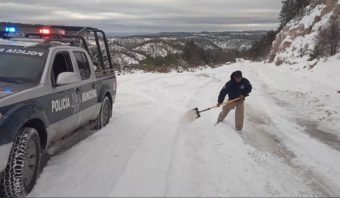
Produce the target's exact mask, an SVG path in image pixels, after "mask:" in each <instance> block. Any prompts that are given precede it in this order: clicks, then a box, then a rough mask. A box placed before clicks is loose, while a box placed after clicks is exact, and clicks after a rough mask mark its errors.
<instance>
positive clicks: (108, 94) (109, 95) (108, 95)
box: [103, 92, 113, 105]
mask: <svg viewBox="0 0 340 198" xmlns="http://www.w3.org/2000/svg"><path fill="white" fill-rule="evenodd" d="M106 96H107V97H108V98H109V100H110V103H111V105H112V103H113V102H112V96H111V94H110V93H109V92H107V93H106V94H105V95H104V98H105V97H106ZM104 98H103V99H104Z"/></svg>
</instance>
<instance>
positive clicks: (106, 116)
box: [94, 96, 112, 130]
mask: <svg viewBox="0 0 340 198" xmlns="http://www.w3.org/2000/svg"><path fill="white" fill-rule="evenodd" d="M111 115H112V104H111V102H110V99H109V98H108V97H107V96H106V97H105V98H104V100H103V102H102V106H101V109H100V113H99V115H98V117H97V120H96V126H95V127H94V129H95V130H99V129H102V128H103V127H105V126H106V125H107V124H109V122H110V118H111Z"/></svg>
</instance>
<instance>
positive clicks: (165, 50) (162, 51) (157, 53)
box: [134, 42, 182, 57]
mask: <svg viewBox="0 0 340 198" xmlns="http://www.w3.org/2000/svg"><path fill="white" fill-rule="evenodd" d="M134 50H135V51H138V52H143V53H146V54H147V55H150V56H151V57H166V56H168V55H169V54H179V53H181V52H182V51H180V50H177V49H175V48H173V47H171V46H170V45H168V44H165V43H163V42H157V43H146V44H143V45H142V46H139V47H136V48H135V49H134Z"/></svg>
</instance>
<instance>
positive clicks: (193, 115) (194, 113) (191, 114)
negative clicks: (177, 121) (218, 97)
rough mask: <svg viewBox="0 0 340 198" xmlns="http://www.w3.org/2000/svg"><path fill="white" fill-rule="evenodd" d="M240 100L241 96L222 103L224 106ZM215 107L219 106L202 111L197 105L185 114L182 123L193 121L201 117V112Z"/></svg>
mask: <svg viewBox="0 0 340 198" xmlns="http://www.w3.org/2000/svg"><path fill="white" fill-rule="evenodd" d="M239 100H240V98H236V99H234V100H229V101H227V102H224V103H222V104H221V106H224V105H227V104H230V103H233V102H236V101H239ZM214 108H217V105H215V106H213V107H210V108H207V109H204V110H201V111H200V110H199V109H198V108H197V107H196V108H194V109H192V110H190V111H188V112H187V113H186V114H184V115H183V117H182V119H181V122H182V123H189V122H193V121H194V120H196V119H198V118H200V117H201V113H203V112H206V111H209V110H211V109H214Z"/></svg>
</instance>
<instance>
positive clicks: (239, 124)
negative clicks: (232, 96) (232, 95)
mask: <svg viewBox="0 0 340 198" xmlns="http://www.w3.org/2000/svg"><path fill="white" fill-rule="evenodd" d="M235 107H236V110H235V126H236V129H237V130H242V129H243V120H244V100H241V101H238V102H233V103H230V104H227V105H224V106H223V110H222V112H221V113H220V115H219V116H218V120H217V121H218V122H221V121H223V120H224V119H225V118H226V117H227V115H228V113H229V112H230V110H232V109H234V108H235Z"/></svg>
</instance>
